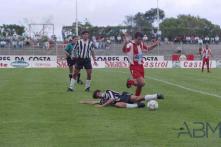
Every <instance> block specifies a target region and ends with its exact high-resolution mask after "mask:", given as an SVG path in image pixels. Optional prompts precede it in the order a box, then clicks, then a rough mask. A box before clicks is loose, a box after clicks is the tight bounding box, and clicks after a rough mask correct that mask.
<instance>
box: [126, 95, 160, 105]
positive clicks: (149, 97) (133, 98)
mask: <svg viewBox="0 0 221 147" xmlns="http://www.w3.org/2000/svg"><path fill="white" fill-rule="evenodd" d="M130 99H131V101H132V102H134V103H138V102H141V101H144V100H146V101H150V100H157V99H159V100H162V99H164V96H163V95H162V94H151V95H145V96H135V95H132V96H131V98H130Z"/></svg>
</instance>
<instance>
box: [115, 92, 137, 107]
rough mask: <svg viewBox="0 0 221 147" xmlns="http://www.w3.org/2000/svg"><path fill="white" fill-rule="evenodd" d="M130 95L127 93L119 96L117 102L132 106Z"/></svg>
mask: <svg viewBox="0 0 221 147" xmlns="http://www.w3.org/2000/svg"><path fill="white" fill-rule="evenodd" d="M131 95H132V94H130V93H128V92H123V93H122V94H121V95H120V97H119V98H120V100H119V101H118V102H124V103H129V104H133V102H132V101H131Z"/></svg>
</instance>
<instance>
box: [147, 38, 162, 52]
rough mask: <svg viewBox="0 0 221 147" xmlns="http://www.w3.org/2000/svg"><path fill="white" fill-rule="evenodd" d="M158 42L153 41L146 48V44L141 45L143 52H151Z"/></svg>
mask: <svg viewBox="0 0 221 147" xmlns="http://www.w3.org/2000/svg"><path fill="white" fill-rule="evenodd" d="M159 43H160V41H159V40H157V41H154V42H153V43H152V44H151V45H150V46H148V45H147V44H145V43H144V44H143V51H144V52H148V51H151V50H153V49H154V48H155V47H157V46H158V45H159Z"/></svg>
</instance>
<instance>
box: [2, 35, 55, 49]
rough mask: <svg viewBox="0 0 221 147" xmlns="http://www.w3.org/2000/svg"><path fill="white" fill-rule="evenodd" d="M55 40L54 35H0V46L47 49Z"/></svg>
mask: <svg viewBox="0 0 221 147" xmlns="http://www.w3.org/2000/svg"><path fill="white" fill-rule="evenodd" d="M55 42H56V36H51V38H48V37H47V36H35V37H33V38H31V37H24V36H19V35H13V36H7V37H0V48H14V49H19V48H26V47H34V48H45V49H49V48H50V47H51V46H52V45H54V44H55Z"/></svg>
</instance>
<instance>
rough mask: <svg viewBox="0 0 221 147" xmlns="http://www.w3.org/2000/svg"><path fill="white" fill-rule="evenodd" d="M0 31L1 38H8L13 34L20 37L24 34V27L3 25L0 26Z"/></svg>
mask: <svg viewBox="0 0 221 147" xmlns="http://www.w3.org/2000/svg"><path fill="white" fill-rule="evenodd" d="M0 30H2V31H0V35H2V36H6V34H7V35H8V36H12V35H13V34H17V35H22V34H23V33H24V32H25V27H24V26H19V25H16V24H10V25H5V24H3V25H2V26H0Z"/></svg>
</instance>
